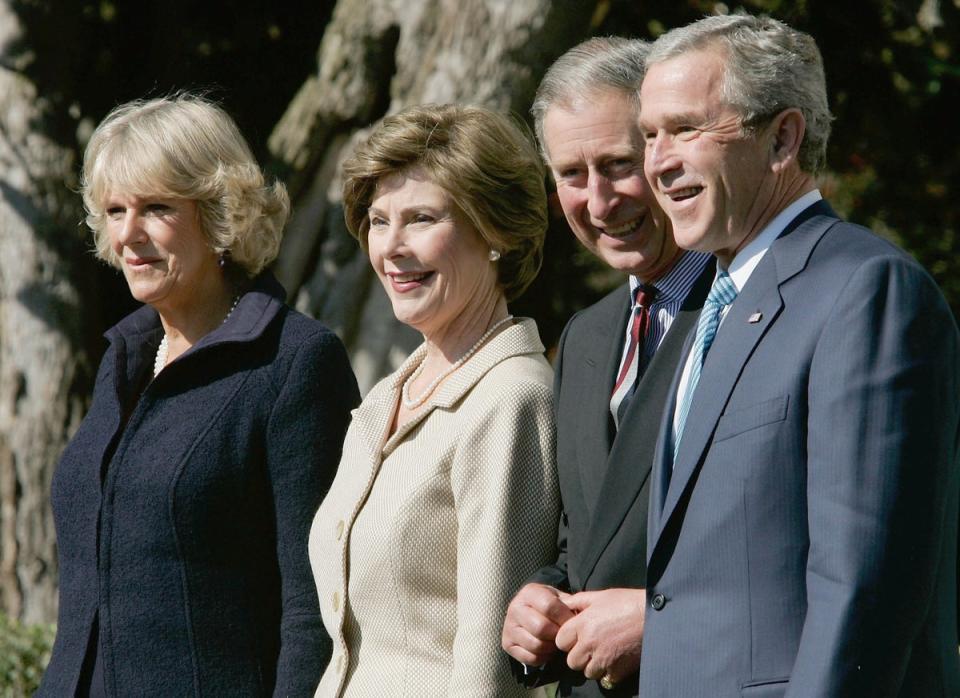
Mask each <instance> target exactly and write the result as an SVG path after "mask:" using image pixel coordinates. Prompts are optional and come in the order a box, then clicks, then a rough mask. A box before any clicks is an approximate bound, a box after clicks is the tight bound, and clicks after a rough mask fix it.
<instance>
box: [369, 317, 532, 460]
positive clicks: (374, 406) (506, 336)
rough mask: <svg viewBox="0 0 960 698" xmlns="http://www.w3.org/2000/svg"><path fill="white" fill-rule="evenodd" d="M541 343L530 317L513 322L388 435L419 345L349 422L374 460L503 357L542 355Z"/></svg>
mask: <svg viewBox="0 0 960 698" xmlns="http://www.w3.org/2000/svg"><path fill="white" fill-rule="evenodd" d="M543 351H544V348H543V343H542V342H541V341H540V335H539V334H538V332H537V324H536V322H534V321H533V320H532V319H531V318H517V321H516V322H515V323H514V324H513V325H510V326H509V327H507V328H506V329H505V330H503V331H501V332H500V333H498V334H497V335H496V336H494V337H493V338H492V339H491V340H490V341H489V342H487V343H486V344H484V345H483V346H482V347H481V348H480V349H479V350H478V351H477V353H476V354H474V355H473V356H471V357H470V358H469V359H468V360H467V362H466V363H464V364H463V365H462V366H461V367H460V368H458V369H457V370H456V371H454V372H453V373H452V374H451V375H450V376H449V377H448V378H447V379H446V380H445V381H443V383H442V384H441V385H440V387H438V388H437V389H436V390H435V391H434V392H433V395H431V396H430V398H429V399H428V400H427V402H426V404H425V405H424V407H423V408H422V409H421V410H420V412H419V413H417V415H416V416H415V417H414V418H413V419H411V420H410V421H409V422H406V423H404V424H403V426H401V427H400V428H399V429H397V431H396V432H394V433H393V434H392V435H390V436H389V438H388V431H389V425H390V423H391V422H392V421H393V415H394V412H395V410H396V408H397V403H398V402H399V400H400V390H401V388H402V387H403V383H404V381H405V380H407V378H408V377H409V376H410V374H411V373H413V371H414V370H415V369H416V368H417V366H419V365H420V362H421V361H423V359H424V357H425V356H426V353H427V345H426V344H421V345H420V346H419V347H417V348H416V349H415V350H414V352H413V353H412V354H411V355H410V356H409V357H408V358H407V360H406V361H404V362H403V364H402V365H401V366H400V368H398V369H397V370H396V371H394V372H393V373H392V374H390V375H389V376H387V377H386V378H384V379H383V380H381V381H380V382H379V383H377V384H376V385H375V386H374V387H373V389H372V390H371V391H370V393H369V394H368V395H367V397H366V398H365V399H364V400H363V402H362V403H361V404H360V407H358V408H357V409H356V410H355V411H354V413H353V421H354V424H355V426H356V429H357V430H358V431H359V433H360V434H361V436H362V440H363V443H365V444H367V445H368V446H369V448H370V454H371V456H373V457H374V458H375V459H378V458H379V457H381V456H386V455H388V454H389V453H390V452H391V451H392V450H393V449H394V448H395V447H396V445H397V444H399V443H400V442H401V441H403V439H404V437H405V436H406V435H407V434H408V433H409V432H410V431H411V430H412V429H413V428H414V427H416V426H417V425H418V424H419V423H420V422H422V421H423V420H424V419H425V418H426V417H427V415H429V414H430V413H431V412H433V410H435V409H438V408H439V409H449V408H451V407H453V406H454V405H455V404H456V403H457V402H459V401H460V399H461V398H463V396H464V395H466V394H467V393H468V392H470V389H471V388H473V386H474V385H476V384H477V383H478V382H479V381H480V379H481V378H483V376H484V375H486V373H487V372H488V371H489V370H490V369H492V368H493V367H494V366H496V365H497V364H498V363H500V362H501V361H503V360H504V359H508V358H510V357H512V356H521V355H524V354H542V353H543Z"/></svg>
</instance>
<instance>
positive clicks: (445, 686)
mask: <svg viewBox="0 0 960 698" xmlns="http://www.w3.org/2000/svg"><path fill="white" fill-rule="evenodd" d="M542 352H543V345H542V344H541V343H540V338H539V336H538V334H537V328H536V324H535V323H534V321H533V320H530V319H524V320H522V321H519V322H517V323H516V324H514V325H512V326H510V327H508V328H507V329H505V330H503V331H502V332H501V333H500V334H498V335H497V336H495V337H494V338H493V339H491V340H490V341H489V342H488V343H487V344H486V345H485V346H484V347H483V348H481V349H480V350H479V351H478V352H477V353H476V354H475V355H474V356H473V357H472V358H471V359H470V360H469V361H467V362H466V363H465V364H464V365H463V366H461V367H460V368H459V369H458V370H457V371H456V372H455V373H454V374H452V375H451V376H450V377H449V378H448V379H447V380H446V381H445V382H444V383H443V384H442V385H441V386H440V387H439V388H438V389H437V390H436V391H435V393H434V395H433V397H432V398H431V399H430V401H429V402H428V403H427V406H426V407H425V408H424V409H423V411H422V412H421V414H420V415H418V416H417V418H416V419H414V420H412V421H411V422H409V423H407V424H404V425H403V426H402V427H400V429H398V430H397V432H396V433H394V434H393V435H392V436H388V427H389V424H390V422H391V421H392V418H393V413H394V409H395V406H396V404H397V400H398V396H399V392H400V388H401V386H402V385H403V381H404V380H405V379H406V378H407V377H408V376H409V375H410V373H411V372H412V371H413V370H414V369H415V368H416V367H417V366H418V365H419V363H420V362H421V361H422V360H423V358H424V355H425V353H426V348H425V346H421V347H420V348H418V349H417V350H416V351H415V352H414V353H413V354H412V355H411V356H410V358H409V359H407V361H406V362H405V363H404V364H403V366H401V367H400V368H399V369H398V370H397V371H396V372H395V373H394V374H392V375H391V376H388V377H387V378H385V379H384V380H382V381H380V382H379V383H378V384H377V385H376V386H374V388H373V389H372V390H371V391H370V394H369V395H368V396H367V397H366V399H365V400H364V401H363V403H362V404H361V405H360V407H359V408H358V409H357V410H355V411H354V413H353V422H352V423H351V425H350V428H349V430H348V431H347V436H346V441H345V443H344V446H343V458H342V460H341V462H340V467H339V470H338V472H337V476H336V479H335V480H334V483H333V485H332V487H331V489H330V492H329V493H328V495H327V497H326V499H325V500H324V502H323V505H322V506H321V507H320V510H319V511H318V512H317V515H316V518H315V519H314V522H313V527H312V530H311V533H310V560H311V563H312V565H313V570H314V575H315V577H316V581H317V590H318V591H319V596H320V607H321V613H322V616H323V622H324V625H325V626H326V628H327V631H328V632H329V633H330V636H331V637H332V638H333V644H334V653H333V659H332V660H331V662H330V665H329V667H328V668H327V671H326V672H325V673H324V675H323V678H322V679H321V681H320V686H319V688H318V689H317V693H316V695H317V696H322V697H330V696H345V697H347V698H353V697H366V696H371V697H372V696H377V697H380V696H391V698H402V697H411V698H413V697H417V698H419V697H421V696H424V697H426V696H429V697H430V698H437V697H440V696H470V697H471V698H476V697H477V696H490V697H491V698H493V697H496V698H502V697H508V696H523V695H527V693H526V692H525V691H524V690H523V689H522V688H521V687H519V686H518V685H517V684H516V682H515V681H514V680H513V678H512V677H511V676H510V671H509V664H508V662H507V659H506V657H505V655H504V654H503V653H502V651H501V650H500V628H501V623H502V620H503V615H504V612H505V610H506V606H507V603H508V602H509V600H510V597H511V595H512V593H513V592H514V590H515V589H516V588H517V587H519V586H520V585H521V584H522V582H523V581H524V579H526V578H527V577H528V576H529V575H530V574H532V573H533V571H534V570H536V569H538V568H539V567H541V566H542V565H544V564H546V563H547V562H549V561H550V560H552V559H553V557H554V556H555V550H554V536H555V528H556V521H557V517H558V516H559V497H558V492H557V482H556V470H555V467H554V461H553V458H554V440H555V427H554V420H553V408H552V395H551V393H552V388H551V385H552V370H551V369H550V366H549V365H548V364H547V362H546V360H545V359H544V358H543V355H542Z"/></svg>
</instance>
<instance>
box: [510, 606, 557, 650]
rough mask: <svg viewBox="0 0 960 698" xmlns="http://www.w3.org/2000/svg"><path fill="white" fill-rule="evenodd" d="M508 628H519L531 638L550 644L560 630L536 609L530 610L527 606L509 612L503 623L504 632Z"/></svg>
mask: <svg viewBox="0 0 960 698" xmlns="http://www.w3.org/2000/svg"><path fill="white" fill-rule="evenodd" d="M509 627H514V628H521V629H522V630H523V631H524V632H526V633H529V634H530V635H532V636H533V637H536V638H538V639H540V640H543V641H545V642H550V643H551V644H552V643H553V641H554V639H555V638H556V636H557V632H558V631H559V630H560V626H559V625H558V624H557V623H554V622H553V621H552V620H551V619H550V618H548V617H547V616H545V615H543V614H542V613H540V611H538V610H537V609H534V608H530V607H529V606H521V607H518V608H515V609H511V610H509V612H508V615H507V618H506V620H505V621H504V631H506V630H507V629H508V628H509Z"/></svg>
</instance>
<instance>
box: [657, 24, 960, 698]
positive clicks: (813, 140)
mask: <svg viewBox="0 0 960 698" xmlns="http://www.w3.org/2000/svg"><path fill="white" fill-rule="evenodd" d="M640 98H641V116H640V125H641V129H642V130H643V133H644V138H645V141H646V157H645V169H646V172H647V176H648V179H649V180H650V182H651V185H652V186H653V187H654V188H655V191H656V195H657V199H658V200H659V201H660V204H661V205H662V206H663V208H664V210H665V211H666V212H667V214H668V215H669V217H670V219H671V221H672V222H673V228H674V234H675V236H676V239H677V242H678V243H679V245H680V246H681V247H683V248H686V249H694V250H700V251H705V252H711V253H713V254H714V255H715V256H716V259H717V264H718V268H717V277H716V280H715V281H714V283H713V285H712V287H711V291H710V294H709V295H708V297H707V300H706V301H705V303H704V308H703V311H702V312H701V316H700V319H699V321H698V324H697V330H696V332H695V333H694V334H693V335H691V339H690V341H689V342H688V344H687V347H686V351H685V358H684V359H683V361H682V362H681V364H682V365H681V368H680V369H679V370H678V372H677V380H676V383H675V385H674V387H673V389H672V397H671V400H670V403H669V406H668V408H667V409H666V410H665V417H664V423H663V425H662V429H661V436H660V439H659V441H658V445H657V452H656V454H655V456H654V465H653V474H652V479H653V482H652V485H651V497H652V499H651V504H650V519H649V526H648V535H649V538H648V547H647V549H648V572H647V583H648V588H647V603H648V610H647V615H646V629H645V634H644V647H643V664H642V666H641V669H640V693H641V695H644V696H657V697H658V698H659V697H670V696H680V697H683V698H688V697H693V696H711V698H724V697H726V696H730V697H733V696H736V697H738V698H739V697H740V696H765V697H766V696H783V695H787V696H816V697H817V698H827V697H832V696H836V697H843V698H856V697H861V696H862V697H867V696H870V697H871V698H872V697H876V696H911V697H912V696H924V697H925V698H926V697H931V696H957V695H960V667H958V656H957V627H956V596H957V586H956V573H957V566H956V553H957V499H958V490H960V486H958V468H957V443H958V433H960V431H958V425H960V416H958V415H960V405H958V402H960V384H958V348H957V347H958V334H957V327H956V323H955V321H954V319H953V317H952V315H951V313H950V311H949V309H948V307H947V305H946V303H945V301H944V299H943V297H942V295H941V294H940V292H939V290H938V289H937V287H936V285H935V284H934V283H933V281H932V280H931V278H930V277H929V276H928V275H927V274H926V273H925V272H924V270H923V269H922V268H921V267H920V266H919V265H918V264H917V263H916V262H915V261H914V260H912V259H911V258H910V257H909V256H907V255H906V254H904V253H903V252H902V251H901V250H899V249H898V248H896V247H895V246H893V245H892V244H890V243H888V242H886V241H884V240H882V239H880V238H879V237H877V236H875V235H874V234H872V233H871V232H870V231H868V230H866V229H864V228H861V227H858V226H855V225H851V224H848V223H844V222H842V221H841V220H839V219H838V218H837V216H836V214H834V213H833V211H832V210H831V208H830V207H829V205H827V203H826V202H825V201H823V200H822V199H821V196H820V193H819V191H818V190H817V187H816V184H815V181H814V175H815V173H816V172H817V171H818V169H819V168H820V167H821V166H822V164H823V161H824V155H825V150H826V143H827V138H828V135H829V130H830V119H831V117H830V113H829V110H828V107H827V98H826V88H825V80H824V73H823V65H822V61H821V58H820V53H819V50H818V49H817V47H816V44H815V43H814V41H813V39H812V38H811V37H810V36H808V35H806V34H803V33H801V32H798V31H795V30H793V29H791V28H790V27H787V26H786V25H784V24H782V23H781V22H778V21H775V20H772V19H769V18H755V17H750V16H745V15H734V16H716V17H709V18H706V19H703V20H701V21H699V22H695V23H693V24H692V25H689V26H687V27H684V28H681V29H678V30H674V31H672V32H669V33H667V34H665V35H663V36H662V37H661V38H660V39H658V40H657V42H656V43H655V44H654V46H653V48H652V49H651V52H650V55H649V57H648V59H647V73H646V77H645V79H644V83H643V88H642V90H641V93H640Z"/></svg>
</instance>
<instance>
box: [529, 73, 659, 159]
mask: <svg viewBox="0 0 960 698" xmlns="http://www.w3.org/2000/svg"><path fill="white" fill-rule="evenodd" d="M638 111H639V110H638V109H637V103H636V100H635V98H633V97H632V96H631V95H628V94H626V93H623V92H619V91H614V90H607V91H603V92H597V93H595V94H594V95H592V96H585V97H583V98H580V99H578V100H577V101H575V102H573V103H571V104H569V106H561V105H556V106H553V107H551V108H550V109H549V110H548V111H547V113H546V115H545V116H544V122H543V139H544V150H545V151H546V153H547V157H548V159H549V161H550V165H551V167H556V166H557V165H558V164H559V163H562V162H564V161H566V160H569V159H572V158H576V159H583V158H584V157H588V156H590V155H591V154H592V155H594V156H598V155H601V154H607V153H608V152H618V151H619V152H630V151H633V150H636V149H637V148H638V147H640V146H641V145H642V142H641V141H642V139H641V137H640V130H639V119H638V116H639V114H638Z"/></svg>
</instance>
